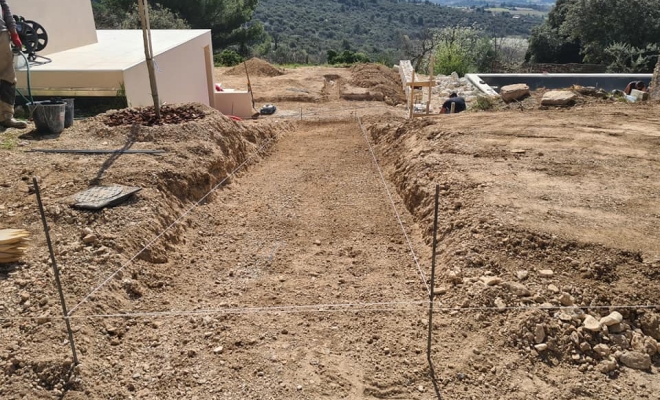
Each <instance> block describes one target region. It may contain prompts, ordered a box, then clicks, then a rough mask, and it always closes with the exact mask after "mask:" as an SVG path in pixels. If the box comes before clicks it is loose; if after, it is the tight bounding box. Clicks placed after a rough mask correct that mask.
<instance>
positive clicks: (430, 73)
mask: <svg viewBox="0 0 660 400" xmlns="http://www.w3.org/2000/svg"><path fill="white" fill-rule="evenodd" d="M434 58H435V54H433V53H431V59H430V60H429V83H431V82H433V83H435V79H433V78H434V76H435V75H434V73H433V59H434ZM431 94H432V86H431V85H429V98H428V101H427V102H426V113H427V114H429V113H430V112H431Z"/></svg>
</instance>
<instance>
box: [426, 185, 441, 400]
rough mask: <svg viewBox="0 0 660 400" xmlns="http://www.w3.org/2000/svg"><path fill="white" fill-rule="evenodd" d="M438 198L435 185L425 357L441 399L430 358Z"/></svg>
mask: <svg viewBox="0 0 660 400" xmlns="http://www.w3.org/2000/svg"><path fill="white" fill-rule="evenodd" d="M439 200H440V185H435V213H434V214H433V254H432V256H431V290H430V292H429V334H428V342H427V345H426V359H427V360H428V362H429V370H430V372H431V381H432V382H433V387H434V388H435V393H436V395H437V396H438V399H441V395H440V389H439V388H438V382H437V380H436V378H435V368H433V361H432V360H431V339H432V338H433V297H434V294H435V258H436V250H437V247H438V203H439Z"/></svg>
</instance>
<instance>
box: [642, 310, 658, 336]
mask: <svg viewBox="0 0 660 400" xmlns="http://www.w3.org/2000/svg"><path fill="white" fill-rule="evenodd" d="M641 322H642V331H643V332H644V333H645V334H647V335H649V336H651V337H652V338H653V339H655V340H660V315H658V314H655V313H646V314H644V316H643V317H642V321H641Z"/></svg>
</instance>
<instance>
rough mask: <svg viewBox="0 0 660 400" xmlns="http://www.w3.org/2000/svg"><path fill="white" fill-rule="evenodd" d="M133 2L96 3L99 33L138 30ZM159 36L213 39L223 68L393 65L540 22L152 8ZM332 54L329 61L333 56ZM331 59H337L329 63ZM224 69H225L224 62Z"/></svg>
mask: <svg viewBox="0 0 660 400" xmlns="http://www.w3.org/2000/svg"><path fill="white" fill-rule="evenodd" d="M135 3H136V2H135V0H94V1H93V3H92V4H93V7H94V14H95V19H96V23H97V27H98V28H99V29H116V28H123V29H135V28H138V27H139V25H138V21H139V19H138V18H137V9H136V6H135ZM149 3H150V6H151V7H150V15H151V26H152V28H154V29H181V28H200V29H201V28H204V29H209V28H210V29H212V31H213V46H214V49H215V50H216V51H217V52H218V53H219V54H218V60H226V61H228V62H236V61H237V60H240V59H242V58H245V57H251V56H258V57H261V58H264V59H267V60H269V61H271V62H275V63H280V64H284V63H301V64H306V63H311V64H323V63H326V62H330V61H333V62H339V60H344V59H347V60H351V59H359V60H364V59H369V60H372V61H378V62H383V63H388V64H390V63H395V62H398V61H399V59H401V58H410V56H409V54H408V53H407V52H406V51H405V48H409V49H410V48H411V47H415V46H411V42H413V43H414V42H417V41H422V40H424V39H425V37H427V36H428V34H429V32H431V31H434V30H437V29H441V28H444V27H470V28H474V29H477V30H479V31H483V32H484V33H485V34H487V35H489V36H493V37H501V36H519V37H527V36H528V35H529V34H530V32H531V30H532V28H533V27H534V26H536V25H538V24H540V23H541V22H542V19H541V18H539V17H536V16H524V17H523V18H520V19H513V18H511V16H510V15H509V16H507V15H503V14H501V13H495V14H492V13H490V12H486V11H484V10H479V11H475V10H474V9H472V10H463V9H457V8H451V7H444V6H440V5H437V4H435V3H432V2H430V1H406V0H325V1H318V0H259V1H258V0H154V1H150V2H149ZM328 52H330V53H328ZM328 54H330V55H331V57H330V58H329V57H328ZM223 62H224V61H223Z"/></svg>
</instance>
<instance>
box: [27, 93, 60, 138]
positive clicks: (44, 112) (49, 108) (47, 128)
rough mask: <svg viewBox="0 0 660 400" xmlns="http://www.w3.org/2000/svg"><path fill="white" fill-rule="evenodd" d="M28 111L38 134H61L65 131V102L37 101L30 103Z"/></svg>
mask: <svg viewBox="0 0 660 400" xmlns="http://www.w3.org/2000/svg"><path fill="white" fill-rule="evenodd" d="M28 109H29V110H30V117H32V119H33V120H34V125H35V126H36V128H37V131H38V132H41V133H61V132H62V131H63V130H64V116H65V114H66V103H65V102H63V101H52V100H51V101H36V102H34V103H28Z"/></svg>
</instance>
